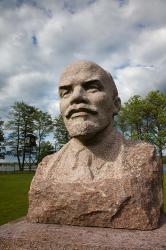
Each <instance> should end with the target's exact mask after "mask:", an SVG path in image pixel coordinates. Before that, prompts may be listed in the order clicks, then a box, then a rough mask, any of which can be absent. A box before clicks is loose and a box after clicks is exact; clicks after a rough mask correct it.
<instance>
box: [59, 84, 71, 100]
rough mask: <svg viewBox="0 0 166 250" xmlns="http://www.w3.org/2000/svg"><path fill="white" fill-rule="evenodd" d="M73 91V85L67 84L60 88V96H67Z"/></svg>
mask: <svg viewBox="0 0 166 250" xmlns="http://www.w3.org/2000/svg"><path fill="white" fill-rule="evenodd" d="M71 92H72V89H71V87H70V86H69V87H68V86H65V87H63V88H60V97H61V98H63V97H64V98H65V97H68V96H69V95H70V94H71Z"/></svg>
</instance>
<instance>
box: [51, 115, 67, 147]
mask: <svg viewBox="0 0 166 250" xmlns="http://www.w3.org/2000/svg"><path fill="white" fill-rule="evenodd" d="M54 127H55V130H54V138H55V139H56V141H57V144H58V148H61V147H63V145H64V144H66V143H67V142H68V141H69V134H68V132H67V129H66V127H65V125H64V122H63V118H62V116H61V115H59V116H58V117H56V118H55V120H54Z"/></svg>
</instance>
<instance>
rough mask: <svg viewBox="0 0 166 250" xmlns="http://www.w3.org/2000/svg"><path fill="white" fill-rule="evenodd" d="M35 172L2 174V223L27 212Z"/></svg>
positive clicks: (0, 219)
mask: <svg viewBox="0 0 166 250" xmlns="http://www.w3.org/2000/svg"><path fill="white" fill-rule="evenodd" d="M32 177H33V174H32V173H31V174H30V173H26V174H22V173H21V174H0V201H1V202H0V225H2V224H4V223H7V222H9V221H12V220H15V219H17V218H20V217H22V216H24V215H26V213H27V209H28V190H29V186H30V182H31V180H32ZM164 201H165V202H164V211H165V213H166V174H165V175H164Z"/></svg>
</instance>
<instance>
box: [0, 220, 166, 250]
mask: <svg viewBox="0 0 166 250" xmlns="http://www.w3.org/2000/svg"><path fill="white" fill-rule="evenodd" d="M0 249H1V250H6V249H8V250H27V249H29V250H34V249H35V250H37V249H40V250H50V249H51V250H61V249H65V250H72V249H73V250H85V249H88V250H92V249H93V250H109V249H110V250H125V249H126V250H130V249H132V250H141V249H144V250H152V249H153V250H164V249H166V217H163V218H162V220H161V225H160V228H158V229H155V230H152V231H138V230H126V229H111V228H97V227H78V226H64V225H55V224H54V225H53V224H37V223H36V224H35V223H34V224H32V223H28V222H27V221H26V219H25V218H22V219H21V220H17V221H14V222H11V223H8V224H5V225H3V226H1V227H0Z"/></svg>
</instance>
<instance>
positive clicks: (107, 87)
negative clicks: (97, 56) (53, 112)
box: [59, 61, 120, 139]
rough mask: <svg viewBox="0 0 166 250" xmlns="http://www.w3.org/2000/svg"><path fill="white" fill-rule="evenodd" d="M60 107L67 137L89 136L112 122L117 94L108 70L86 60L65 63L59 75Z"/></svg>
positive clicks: (117, 107) (118, 105)
mask: <svg viewBox="0 0 166 250" xmlns="http://www.w3.org/2000/svg"><path fill="white" fill-rule="evenodd" d="M59 93H60V110H61V113H62V117H63V119H64V123H65V126H66V128H67V130H68V132H69V134H70V136H71V137H77V138H84V139H85V138H86V137H87V138H89V137H92V136H93V135H95V134H96V133H98V132H101V131H102V130H104V129H105V128H106V127H108V126H112V125H113V116H114V115H115V114H117V113H118V111H119V109H120V98H119V97H118V91H117V88H116V85H115V83H114V81H113V79H112V76H111V74H110V73H108V72H106V71H105V70H104V69H103V68H102V67H100V66H99V65H97V64H96V63H94V62H90V61H77V62H75V63H73V64H70V65H68V66H67V67H66V68H65V70H64V72H63V73H62V75H61V77H60V85H59Z"/></svg>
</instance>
